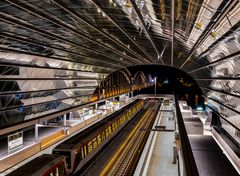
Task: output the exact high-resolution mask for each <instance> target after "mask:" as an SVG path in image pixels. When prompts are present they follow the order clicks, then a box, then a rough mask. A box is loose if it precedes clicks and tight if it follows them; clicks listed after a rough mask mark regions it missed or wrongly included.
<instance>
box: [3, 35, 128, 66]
mask: <svg viewBox="0 0 240 176" xmlns="http://www.w3.org/2000/svg"><path fill="white" fill-rule="evenodd" d="M0 36H3V37H7V38H11V39H13V40H18V41H24V42H27V43H31V44H36V45H40V46H44V47H48V48H52V49H56V50H60V51H63V52H66V53H70V54H73V55H77V56H80V57H83V58H87V59H90V60H94V61H97V62H101V63H105V64H109V65H115V66H118V65H117V64H116V63H109V62H107V61H104V60H99V59H96V58H95V57H89V56H86V55H83V54H81V53H79V52H74V51H69V50H65V49H63V48H60V47H56V46H53V45H49V44H45V43H40V42H37V41H36V40H34V39H32V38H29V39H27V38H25V37H19V35H18V36H15V35H10V34H7V33H2V34H0ZM98 54H99V53H98ZM105 57H106V58H109V59H111V60H116V59H112V58H111V57H109V56H105ZM116 61H117V60H116ZM122 63H124V62H122Z"/></svg>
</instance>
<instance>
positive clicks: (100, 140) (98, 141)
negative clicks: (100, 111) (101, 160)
mask: <svg viewBox="0 0 240 176" xmlns="http://www.w3.org/2000/svg"><path fill="white" fill-rule="evenodd" d="M101 142H102V139H101V134H99V135H98V136H97V143H98V145H100V144H101Z"/></svg>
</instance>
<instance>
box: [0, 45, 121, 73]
mask: <svg viewBox="0 0 240 176" xmlns="http://www.w3.org/2000/svg"><path fill="white" fill-rule="evenodd" d="M0 51H4V52H13V53H18V54H26V55H31V56H38V57H43V58H47V59H51V60H57V61H64V62H72V63H76V64H83V65H89V66H92V67H99V68H101V69H106V67H104V66H100V65H97V64H96V65H92V64H88V63H84V62H79V61H76V60H70V59H64V58H57V57H52V56H44V55H41V54H37V53H33V52H27V51H21V50H16V49H10V48H3V47H0ZM119 68H121V67H120V66H119ZM108 69H111V70H115V69H116V67H110V68H108Z"/></svg>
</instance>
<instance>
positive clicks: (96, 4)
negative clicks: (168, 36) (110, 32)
mask: <svg viewBox="0 0 240 176" xmlns="http://www.w3.org/2000/svg"><path fill="white" fill-rule="evenodd" d="M91 2H92V3H93V4H94V5H95V6H96V7H97V8H99V9H101V11H102V12H104V14H105V15H106V16H107V17H108V19H109V20H110V21H111V22H112V23H113V24H114V25H115V26H116V27H117V28H118V29H119V30H120V31H121V32H122V33H123V34H124V35H125V36H126V37H127V38H128V39H129V40H130V41H131V42H132V43H134V45H135V46H137V48H139V49H140V50H141V51H142V52H143V53H144V54H145V55H146V56H147V58H148V59H149V60H150V61H153V59H152V58H151V57H150V56H149V55H148V54H147V53H146V52H145V51H144V50H143V49H142V48H141V47H140V46H139V45H138V44H137V43H136V42H135V41H134V39H133V38H132V37H131V36H130V35H129V34H128V33H127V31H125V29H124V28H122V27H121V26H119V25H118V24H117V22H116V21H115V20H114V19H113V18H112V17H111V15H110V14H109V13H108V12H107V10H106V9H105V8H104V9H103V8H102V7H100V6H99V5H98V3H97V2H96V0H91ZM148 63H150V62H149V61H148Z"/></svg>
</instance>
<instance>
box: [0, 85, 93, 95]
mask: <svg viewBox="0 0 240 176" xmlns="http://www.w3.org/2000/svg"><path fill="white" fill-rule="evenodd" d="M95 88H96V86H84V87H82V86H81V87H78V86H76V87H75V86H74V87H61V88H56V89H44V90H31V91H11V92H9V91H4V92H0V96H9V95H17V94H30V93H42V92H51V91H56V92H57V91H60V90H74V89H77V90H81V89H95Z"/></svg>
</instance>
